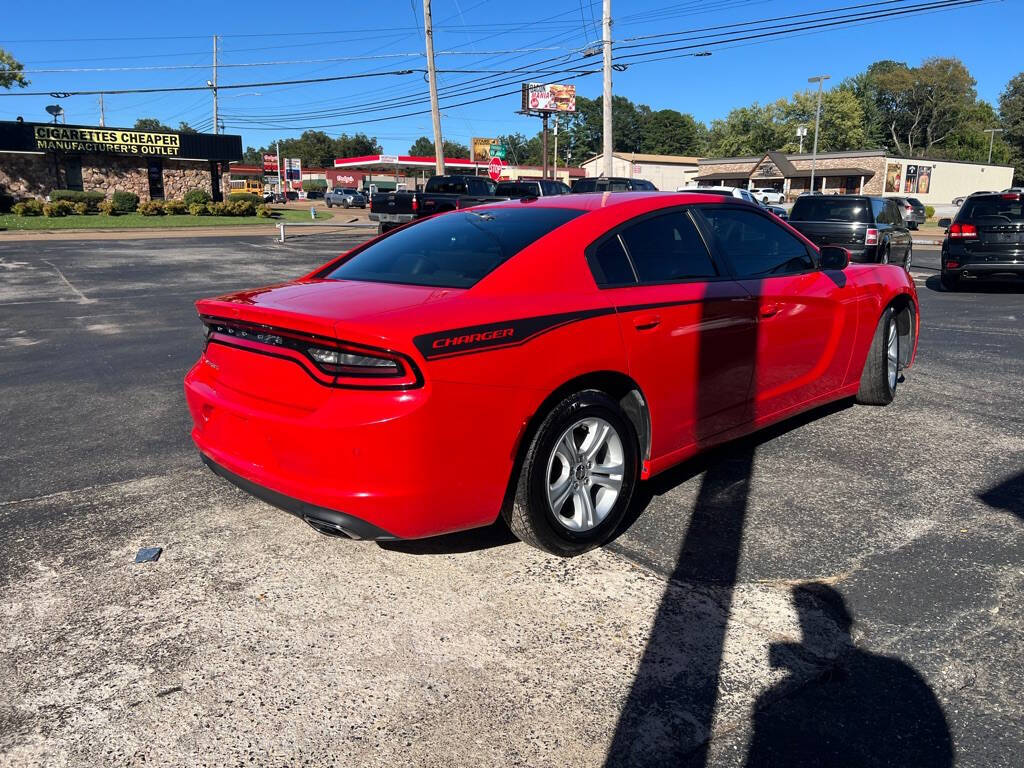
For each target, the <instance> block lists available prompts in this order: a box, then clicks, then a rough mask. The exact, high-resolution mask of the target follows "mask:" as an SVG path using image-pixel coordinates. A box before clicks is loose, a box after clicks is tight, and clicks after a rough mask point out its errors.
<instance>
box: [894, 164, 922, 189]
mask: <svg viewBox="0 0 1024 768" xmlns="http://www.w3.org/2000/svg"><path fill="white" fill-rule="evenodd" d="M897 191H898V190H897ZM903 191H904V192H917V166H916V165H908V166H907V180H906V181H905V182H904V183H903Z"/></svg>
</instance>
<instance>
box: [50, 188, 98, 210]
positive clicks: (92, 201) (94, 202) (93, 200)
mask: <svg viewBox="0 0 1024 768" xmlns="http://www.w3.org/2000/svg"><path fill="white" fill-rule="evenodd" d="M105 199H106V195H104V194H103V193H102V192H92V191H89V192H82V191H81V190H78V189H54V190H51V191H50V200H52V201H53V202H57V201H58V200H67V201H68V202H69V203H85V204H86V206H87V207H88V209H89V210H90V211H95V210H98V209H99V205H100V203H102V202H103V201H104V200H105Z"/></svg>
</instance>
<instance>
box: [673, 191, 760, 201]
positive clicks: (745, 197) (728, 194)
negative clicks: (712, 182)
mask: <svg viewBox="0 0 1024 768" xmlns="http://www.w3.org/2000/svg"><path fill="white" fill-rule="evenodd" d="M676 192H696V193H699V194H704V195H722V196H723V197H738V198H739V199H740V200H746V201H747V202H748V203H754V204H755V205H757V204H758V203H757V199H756V198H755V197H754V196H753V195H752V194H750V192H748V191H747V190H745V189H743V188H742V187H677V188H676Z"/></svg>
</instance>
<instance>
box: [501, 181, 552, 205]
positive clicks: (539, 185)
mask: <svg viewBox="0 0 1024 768" xmlns="http://www.w3.org/2000/svg"><path fill="white" fill-rule="evenodd" d="M567 192H569V187H567V186H566V185H565V184H563V183H562V182H560V181H554V180H551V179H520V180H519V181H499V182H498V183H497V184H496V185H495V189H494V194H495V195H497V196H498V197H507V198H510V199H513V200H514V199H519V198H523V197H547V196H549V195H564V194H566V193H567Z"/></svg>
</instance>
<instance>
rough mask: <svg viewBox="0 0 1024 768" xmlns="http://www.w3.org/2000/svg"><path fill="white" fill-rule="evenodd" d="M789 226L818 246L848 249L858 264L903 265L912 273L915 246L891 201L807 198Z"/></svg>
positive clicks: (798, 204) (799, 203)
mask: <svg viewBox="0 0 1024 768" xmlns="http://www.w3.org/2000/svg"><path fill="white" fill-rule="evenodd" d="M789 224H790V225H791V226H793V227H795V228H796V229H797V230H799V231H800V232H802V233H803V234H804V235H805V236H806V237H807V238H808V239H810V240H811V241H812V242H814V243H815V244H817V245H840V246H842V247H843V248H847V249H848V250H849V251H850V253H851V257H852V258H853V260H854V261H864V262H876V263H879V264H901V265H902V266H903V267H904V268H906V269H908V270H909V269H910V263H911V260H912V259H913V242H912V239H911V236H910V230H909V229H907V226H906V224H905V223H904V221H903V216H902V215H901V214H900V211H899V209H898V208H897V206H896V201H895V200H894V199H893V198H891V197H888V198H887V197H871V196H868V195H805V196H801V197H798V198H797V200H796V202H795V203H794V204H793V210H791V211H790V212H789Z"/></svg>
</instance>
